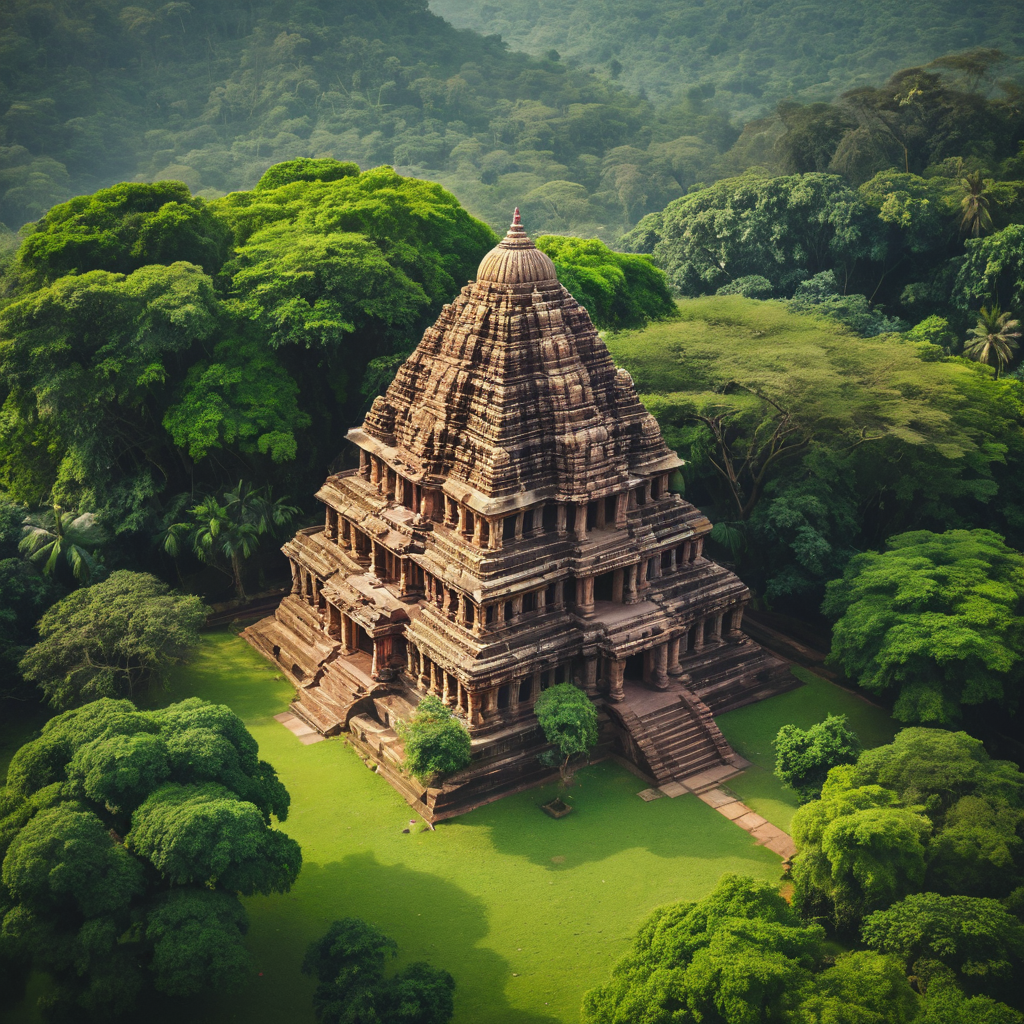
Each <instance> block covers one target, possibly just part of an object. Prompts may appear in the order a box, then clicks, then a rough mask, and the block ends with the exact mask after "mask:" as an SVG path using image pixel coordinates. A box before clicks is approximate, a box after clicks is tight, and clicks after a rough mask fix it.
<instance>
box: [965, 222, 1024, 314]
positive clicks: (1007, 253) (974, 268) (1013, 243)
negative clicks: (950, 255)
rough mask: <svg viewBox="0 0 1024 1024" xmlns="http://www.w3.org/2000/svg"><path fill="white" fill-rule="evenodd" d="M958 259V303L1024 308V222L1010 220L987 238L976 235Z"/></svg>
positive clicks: (1015, 310) (1017, 309)
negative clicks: (1001, 228) (1010, 222)
mask: <svg viewBox="0 0 1024 1024" xmlns="http://www.w3.org/2000/svg"><path fill="white" fill-rule="evenodd" d="M964 249H965V254H964V256H963V258H962V259H961V260H960V261H959V263H958V272H957V278H956V292H955V294H954V298H955V300H956V302H957V305H958V306H959V307H960V308H961V309H964V310H968V309H975V308H977V306H978V305H979V303H980V304H982V305H988V304H991V303H1002V304H1003V305H1004V306H1005V307H1006V308H1007V309H1010V310H1013V311H1014V312H1020V311H1021V310H1024V224H1010V225H1008V226H1007V227H1005V228H1004V229H1003V230H1002V231H997V232H996V233H995V234H993V235H989V236H988V237H987V238H972V239H969V240H968V241H967V243H966V244H965V246H964Z"/></svg>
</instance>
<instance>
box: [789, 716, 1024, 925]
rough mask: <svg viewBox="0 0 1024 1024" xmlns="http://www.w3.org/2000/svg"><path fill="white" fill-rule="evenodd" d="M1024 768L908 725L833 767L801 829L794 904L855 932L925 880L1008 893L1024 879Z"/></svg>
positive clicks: (975, 891)
mask: <svg viewBox="0 0 1024 1024" xmlns="http://www.w3.org/2000/svg"><path fill="white" fill-rule="evenodd" d="M1022 806H1024V774H1022V773H1021V772H1020V770H1019V769H1018V768H1017V767H1016V766H1015V765H1013V764H1011V763H1010V762H1006V761H993V760H991V759H990V758H989V757H988V755H987V754H986V753H985V750H984V747H983V746H982V745H981V743H980V742H979V741H978V740H975V739H972V738H971V737H969V736H967V735H966V734H965V733H950V732H945V731H943V730H939V729H919V728H918V729H904V730H903V731H902V732H900V733H899V734H898V735H897V736H896V739H895V740H894V741H893V743H891V744H888V745H886V746H882V747H876V748H874V749H872V750H867V751H864V752H863V753H862V754H861V755H860V757H859V758H858V760H857V763H856V764H854V765H843V766H840V767H837V768H833V769H832V770H831V771H830V772H829V775H828V780H827V781H826V783H825V785H824V787H823V789H822V794H821V799H820V800H815V801H812V802H811V803H809V804H806V805H805V806H804V807H802V808H800V810H799V811H798V812H797V815H796V817H795V818H794V820H793V825H792V834H793V838H794V839H795V840H796V843H797V846H798V847H799V851H800V852H799V856H798V857H797V859H796V862H795V864H794V878H795V880H796V896H795V903H796V905H797V906H799V907H800V909H801V910H802V911H803V912H804V913H807V914H815V915H819V914H820V915H827V916H829V917H831V918H832V919H833V920H834V921H835V922H836V924H837V926H839V927H841V928H844V929H851V928H852V927H853V926H854V925H856V923H857V922H858V920H860V918H861V917H862V916H863V915H864V914H866V913H870V912H871V911H872V910H876V909H884V908H885V907H887V906H889V905H891V904H892V903H893V902H895V901H897V900H900V899H903V898H904V897H905V896H908V895H911V894H912V893H915V892H918V891H920V890H921V889H925V890H931V891H938V892H940V893H942V894H944V895H951V896H952V895H963V896H972V897H995V898H1000V897H1004V896H1006V895H1007V894H1008V893H1009V892H1010V891H1011V890H1012V889H1013V888H1014V887H1015V886H1017V885H1020V884H1021V878H1022V871H1024V844H1022V843H1021V841H1020V838H1019V836H1018V835H1017V832H1018V831H1019V830H1020V828H1021V824H1022V821H1024V816H1022V814H1021V811H1020V808H1021V807H1022Z"/></svg>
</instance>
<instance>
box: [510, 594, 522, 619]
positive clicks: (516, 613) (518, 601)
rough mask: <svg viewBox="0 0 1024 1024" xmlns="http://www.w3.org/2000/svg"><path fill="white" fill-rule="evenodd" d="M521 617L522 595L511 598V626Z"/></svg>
mask: <svg viewBox="0 0 1024 1024" xmlns="http://www.w3.org/2000/svg"><path fill="white" fill-rule="evenodd" d="M522 617H523V595H522V594H520V595H519V596H518V597H513V598H512V625H515V623H517V622H519V620H520V619H522Z"/></svg>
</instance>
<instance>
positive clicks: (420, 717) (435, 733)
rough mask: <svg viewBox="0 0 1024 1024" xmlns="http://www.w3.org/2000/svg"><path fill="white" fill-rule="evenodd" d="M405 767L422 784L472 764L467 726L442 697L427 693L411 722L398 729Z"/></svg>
mask: <svg viewBox="0 0 1024 1024" xmlns="http://www.w3.org/2000/svg"><path fill="white" fill-rule="evenodd" d="M398 734H399V736H401V738H402V743H403V745H404V747H405V766H406V768H407V769H408V771H409V772H410V773H411V774H412V775H414V776H415V777H416V778H417V779H419V780H420V781H421V782H424V783H426V782H429V781H430V780H432V779H434V778H437V777H439V776H445V775H451V774H452V773H453V772H458V771H461V770H462V769H463V768H465V767H466V766H467V765H468V764H469V752H470V742H469V733H468V732H467V730H466V727H465V726H464V725H463V724H462V722H460V721H459V720H458V719H457V718H456V717H455V714H454V713H453V712H452V709H451V708H450V707H448V705H447V704H445V703H444V702H443V701H442V700H441V699H440V697H435V696H434V695H433V694H429V693H428V694H427V695H426V696H425V697H424V698H423V699H422V700H421V701H420V702H419V704H418V705H417V707H416V711H415V713H414V714H413V716H412V719H411V720H410V721H408V722H403V723H401V725H400V726H399V729H398Z"/></svg>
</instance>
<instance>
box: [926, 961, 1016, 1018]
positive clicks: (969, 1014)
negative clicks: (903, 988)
mask: <svg viewBox="0 0 1024 1024" xmlns="http://www.w3.org/2000/svg"><path fill="white" fill-rule="evenodd" d="M923 1011H924V1012H923V1013H922V1014H921V1016H920V1017H918V1022H919V1024H1024V1013H1020V1012H1019V1011H1017V1010H1015V1009H1013V1008H1012V1007H1010V1006H1007V1005H1006V1004H1005V1003H997V1002H996V1001H995V1000H994V999H990V998H989V997H988V996H971V997H968V996H965V995H964V994H963V992H961V991H960V989H959V988H957V986H956V983H955V982H954V981H953V980H952V978H950V977H949V976H948V975H946V974H945V973H944V972H939V973H938V974H937V976H936V977H935V978H933V979H931V980H930V981H929V984H928V993H927V996H926V997H925V999H924V1001H923Z"/></svg>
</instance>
